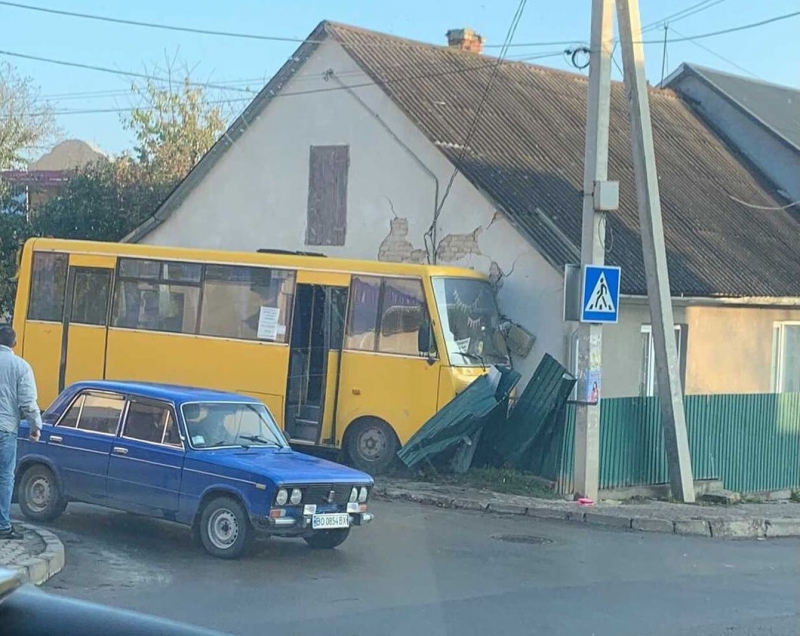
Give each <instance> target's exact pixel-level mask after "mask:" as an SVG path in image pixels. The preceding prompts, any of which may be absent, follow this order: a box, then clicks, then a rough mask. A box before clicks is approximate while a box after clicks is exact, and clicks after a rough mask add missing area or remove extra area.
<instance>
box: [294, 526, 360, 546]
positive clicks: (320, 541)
mask: <svg viewBox="0 0 800 636" xmlns="http://www.w3.org/2000/svg"><path fill="white" fill-rule="evenodd" d="M348 536H350V528H339V529H338V530H320V531H318V532H315V533H314V534H312V535H310V536H307V537H303V538H304V539H305V541H306V543H307V544H308V545H310V546H311V547H312V548H314V549H315V550H332V549H333V548H338V547H339V546H340V545H342V544H343V543H344V542H345V539H347V537H348Z"/></svg>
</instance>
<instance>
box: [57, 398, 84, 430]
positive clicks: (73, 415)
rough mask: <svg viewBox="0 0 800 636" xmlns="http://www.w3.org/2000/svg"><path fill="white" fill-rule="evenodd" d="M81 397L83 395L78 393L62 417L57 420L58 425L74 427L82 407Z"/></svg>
mask: <svg viewBox="0 0 800 636" xmlns="http://www.w3.org/2000/svg"><path fill="white" fill-rule="evenodd" d="M83 398H84V396H83V395H79V396H78V397H77V399H76V400H75V401H74V402H73V403H72V405H71V406H70V407H69V408H68V409H67V410H66V412H65V413H64V417H62V418H61V420H60V421H59V422H58V425H59V426H62V427H64V428H75V426H76V425H77V424H78V416H79V415H80V413H81V408H82V407H83Z"/></svg>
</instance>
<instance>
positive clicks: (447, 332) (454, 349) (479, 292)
mask: <svg viewBox="0 0 800 636" xmlns="http://www.w3.org/2000/svg"><path fill="white" fill-rule="evenodd" d="M433 293H434V296H435V297H436V305H437V307H438V309H439V317H440V319H441V321H442V330H443V331H444V338H445V343H446V345H447V354H448V357H449V359H450V364H452V365H453V366H460V367H468V366H483V365H490V364H500V365H507V364H509V358H508V349H507V348H506V343H505V339H504V338H503V334H502V333H501V332H500V312H499V311H498V309H497V302H496V301H495V297H494V290H493V289H492V286H491V285H490V284H489V283H488V282H487V281H482V280H477V279H473V278H434V279H433Z"/></svg>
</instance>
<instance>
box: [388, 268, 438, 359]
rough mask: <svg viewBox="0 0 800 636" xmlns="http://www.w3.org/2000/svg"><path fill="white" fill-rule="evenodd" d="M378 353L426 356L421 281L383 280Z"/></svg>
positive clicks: (426, 326)
mask: <svg viewBox="0 0 800 636" xmlns="http://www.w3.org/2000/svg"><path fill="white" fill-rule="evenodd" d="M381 307H382V315H381V329H380V335H379V337H378V351H380V352H381V353H395V354H400V355H407V356H426V357H427V356H430V354H431V351H430V345H431V341H432V339H431V338H430V317H429V315H428V308H427V305H426V303H425V292H424V290H423V288H422V281H420V280H418V279H413V278H386V279H384V284H383V302H382V303H381Z"/></svg>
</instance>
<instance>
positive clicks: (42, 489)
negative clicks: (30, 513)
mask: <svg viewBox="0 0 800 636" xmlns="http://www.w3.org/2000/svg"><path fill="white" fill-rule="evenodd" d="M51 496H52V488H51V487H50V480H48V479H47V478H45V477H36V478H34V479H32V480H31V481H29V482H28V488H27V489H26V492H25V499H26V500H27V502H28V506H30V508H31V509H32V510H34V511H36V512H44V511H45V510H46V509H47V506H48V505H49V503H50V497H51Z"/></svg>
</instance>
